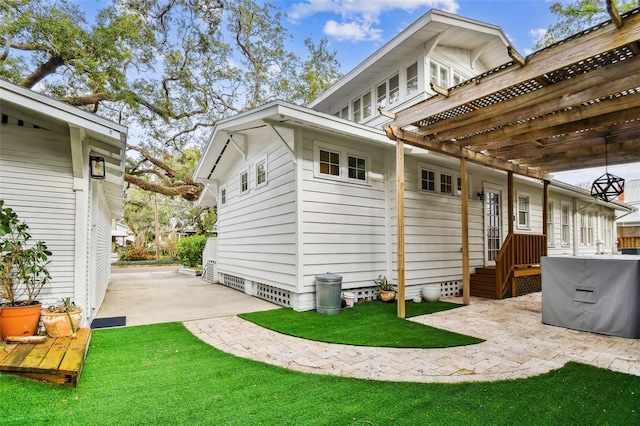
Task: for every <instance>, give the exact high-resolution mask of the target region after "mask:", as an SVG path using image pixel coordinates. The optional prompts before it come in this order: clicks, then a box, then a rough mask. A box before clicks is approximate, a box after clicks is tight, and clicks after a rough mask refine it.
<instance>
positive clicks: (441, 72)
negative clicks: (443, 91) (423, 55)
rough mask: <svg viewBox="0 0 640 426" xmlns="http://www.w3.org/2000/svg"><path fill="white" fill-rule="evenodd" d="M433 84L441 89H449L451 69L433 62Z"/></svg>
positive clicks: (430, 70)
mask: <svg viewBox="0 0 640 426" xmlns="http://www.w3.org/2000/svg"><path fill="white" fill-rule="evenodd" d="M429 72H430V77H431V82H432V83H433V84H437V85H438V86H441V87H445V88H447V87H449V68H448V67H445V66H444V65H440V64H439V63H437V62H433V61H431V63H430V64H429Z"/></svg>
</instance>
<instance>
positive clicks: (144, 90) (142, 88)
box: [0, 0, 340, 201]
mask: <svg viewBox="0 0 640 426" xmlns="http://www.w3.org/2000/svg"><path fill="white" fill-rule="evenodd" d="M282 16H283V15H282V13H281V12H279V11H277V9H276V8H275V7H274V6H273V5H271V4H269V3H257V2H256V1H254V0H170V1H167V2H161V1H158V0H113V3H112V4H110V5H109V6H107V7H105V8H104V9H102V10H100V11H99V12H98V13H97V15H96V16H95V20H94V21H92V22H90V21H89V20H87V18H86V16H85V15H84V13H83V12H82V11H81V10H80V8H79V7H78V6H77V5H74V4H71V3H69V2H67V1H66V0H5V1H4V2H2V3H0V45H1V46H4V48H3V49H2V50H0V77H2V78H5V79H8V80H10V81H12V82H14V83H16V84H19V85H21V86H23V87H27V88H31V89H35V90H38V91H40V92H43V93H46V94H48V95H50V96H52V97H55V98H57V99H60V100H63V101H64V102H67V103H69V104H71V105H74V106H78V107H81V108H85V109H87V110H90V111H93V112H95V113H97V114H99V115H102V116H104V117H107V118H110V119H113V120H115V121H117V122H120V123H122V124H126V125H128V126H129V128H130V144H129V145H128V150H129V152H128V158H129V160H128V162H127V167H126V174H125V180H126V181H127V182H128V183H130V184H133V185H136V186H139V187H140V188H142V189H145V190H147V191H153V192H157V193H160V194H163V195H168V196H180V197H182V198H184V199H186V200H190V201H193V200H195V199H197V197H198V195H199V193H200V191H201V185H199V184H197V183H195V182H193V181H192V180H191V171H192V169H193V166H194V165H195V163H196V162H197V159H198V154H199V153H198V151H195V152H189V151H188V149H190V148H191V149H193V148H195V149H198V148H201V147H202V146H203V143H204V141H205V137H206V136H207V134H208V133H209V132H210V128H211V127H212V126H214V125H215V123H216V121H217V120H219V119H221V118H224V117H228V116H230V115H233V114H236V113H239V112H242V111H245V110H247V109H249V108H252V107H255V106H258V105H260V104H263V103H265V102H268V101H270V100H273V99H284V100H290V101H293V102H306V101H308V100H310V99H312V98H313V97H315V96H317V95H318V94H319V93H321V92H322V91H323V90H325V89H326V88H327V87H329V86H330V85H331V84H332V83H333V82H334V81H335V80H336V79H337V78H339V77H340V74H339V73H338V72H337V71H336V70H337V69H338V63H337V61H336V59H335V52H329V51H328V50H327V41H326V40H323V41H321V42H320V44H319V45H318V46H316V45H314V44H313V42H312V41H311V40H310V39H308V40H306V41H305V46H306V47H307V49H308V50H309V58H308V59H306V60H303V59H301V58H300V57H298V56H297V55H296V54H294V53H293V52H289V51H287V49H286V41H287V40H289V39H290V38H291V36H290V34H289V33H288V32H287V31H286V29H285V28H284V26H283V25H282V22H281V19H282ZM0 49H1V48H0ZM150 176H156V179H155V181H154V180H152V179H150Z"/></svg>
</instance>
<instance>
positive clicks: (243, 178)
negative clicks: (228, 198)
mask: <svg viewBox="0 0 640 426" xmlns="http://www.w3.org/2000/svg"><path fill="white" fill-rule="evenodd" d="M248 190H249V171H248V170H247V171H246V172H242V173H240V193H241V194H244V193H245V192H247V191H248Z"/></svg>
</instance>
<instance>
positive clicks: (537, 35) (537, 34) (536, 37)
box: [529, 28, 547, 43]
mask: <svg viewBox="0 0 640 426" xmlns="http://www.w3.org/2000/svg"><path fill="white" fill-rule="evenodd" d="M546 35H547V29H546V28H534V29H532V30H529V36H530V37H531V39H532V40H533V41H534V43H537V42H538V41H540V40H542V39H543V38H544V36H546Z"/></svg>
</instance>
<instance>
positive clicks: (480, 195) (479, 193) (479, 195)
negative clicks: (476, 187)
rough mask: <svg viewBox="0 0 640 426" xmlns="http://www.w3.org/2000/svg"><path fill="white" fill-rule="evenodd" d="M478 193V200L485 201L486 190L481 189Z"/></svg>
mask: <svg viewBox="0 0 640 426" xmlns="http://www.w3.org/2000/svg"><path fill="white" fill-rule="evenodd" d="M476 195H477V196H478V200H480V201H484V191H480V192H478V193H477V194H476Z"/></svg>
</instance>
